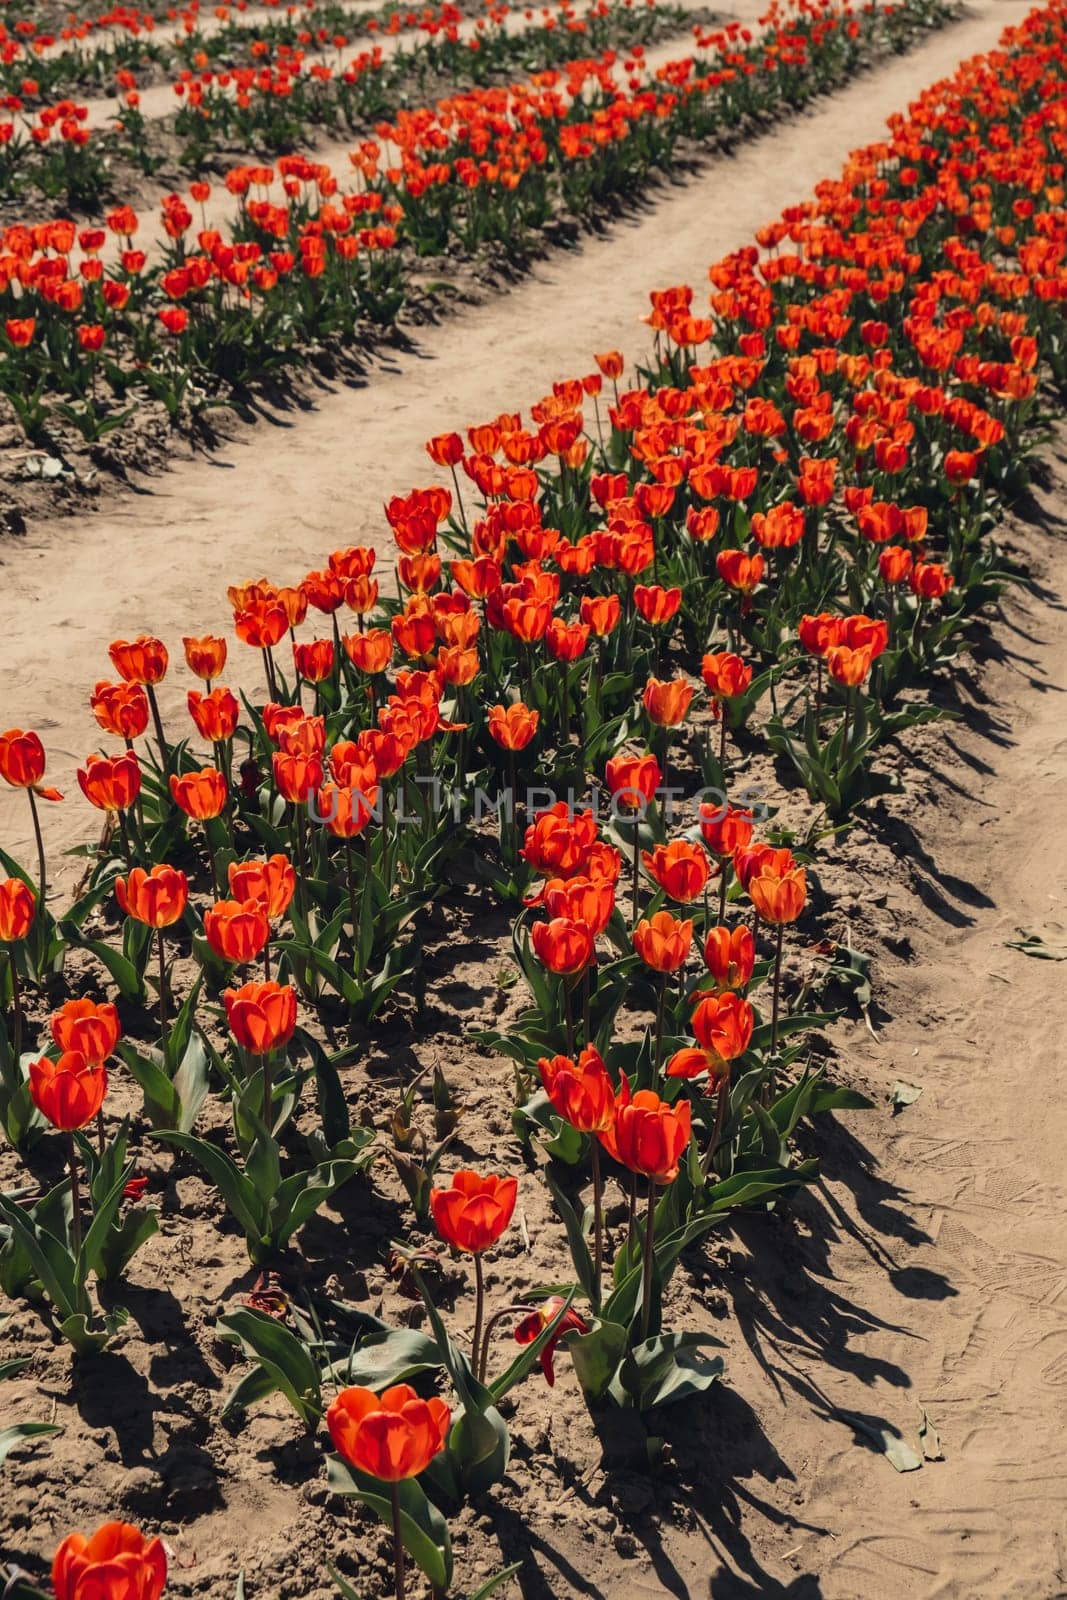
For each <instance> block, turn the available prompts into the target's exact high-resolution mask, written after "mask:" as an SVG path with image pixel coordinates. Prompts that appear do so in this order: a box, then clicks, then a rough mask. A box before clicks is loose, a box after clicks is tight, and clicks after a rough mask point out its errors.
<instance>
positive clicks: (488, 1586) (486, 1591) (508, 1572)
mask: <svg viewBox="0 0 1067 1600" xmlns="http://www.w3.org/2000/svg"><path fill="white" fill-rule="evenodd" d="M521 1571H522V1562H521V1561H513V1562H512V1564H511V1566H510V1567H505V1568H504V1570H503V1571H502V1572H495V1573H494V1574H493V1576H492V1577H491V1578H487V1579H486V1581H485V1582H484V1583H483V1584H482V1586H481V1588H480V1589H476V1590H475V1591H474V1593H473V1594H472V1595H471V1597H470V1600H489V1596H490V1595H491V1594H495V1593H496V1591H497V1590H498V1589H499V1588H500V1586H501V1584H502V1583H507V1581H508V1579H509V1578H513V1577H514V1576H515V1574H516V1572H521Z"/></svg>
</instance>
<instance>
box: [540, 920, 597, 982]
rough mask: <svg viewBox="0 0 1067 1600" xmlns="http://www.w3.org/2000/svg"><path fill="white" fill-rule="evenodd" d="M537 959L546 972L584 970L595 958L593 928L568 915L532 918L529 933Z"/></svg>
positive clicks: (566, 974) (570, 972) (569, 974)
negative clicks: (550, 918) (543, 918)
mask: <svg viewBox="0 0 1067 1600" xmlns="http://www.w3.org/2000/svg"><path fill="white" fill-rule="evenodd" d="M530 937H531V939H532V941H533V947H534V953H535V954H536V956H537V959H538V960H539V961H540V962H542V963H543V965H544V966H546V967H547V968H548V970H549V971H550V972H555V973H559V974H561V975H562V976H565V977H570V976H573V974H574V973H576V972H584V971H585V969H586V967H588V966H589V964H590V963H591V962H592V961H593V960H595V958H596V941H595V939H594V936H593V931H592V929H591V928H590V927H588V925H587V924H586V923H584V922H576V921H574V920H573V919H572V918H570V917H553V918H552V920H551V921H550V922H535V923H534V925H533V928H532V930H531V935H530Z"/></svg>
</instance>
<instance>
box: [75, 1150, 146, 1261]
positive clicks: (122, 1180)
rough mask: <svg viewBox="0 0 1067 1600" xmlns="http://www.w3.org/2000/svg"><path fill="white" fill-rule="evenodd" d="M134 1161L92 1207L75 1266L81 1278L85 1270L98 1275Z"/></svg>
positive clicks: (131, 1175) (131, 1174)
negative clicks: (90, 1220) (91, 1216)
mask: <svg viewBox="0 0 1067 1600" xmlns="http://www.w3.org/2000/svg"><path fill="white" fill-rule="evenodd" d="M133 1168H134V1163H133V1162H132V1161H131V1162H129V1163H128V1164H127V1166H126V1167H125V1168H124V1169H123V1171H122V1172H120V1173H119V1175H118V1177H117V1178H116V1180H115V1183H114V1184H113V1186H112V1188H111V1190H110V1191H109V1193H108V1194H106V1195H105V1196H104V1198H103V1199H102V1200H101V1201H100V1202H99V1203H98V1204H97V1205H96V1206H95V1207H94V1211H93V1220H92V1222H91V1224H90V1225H89V1230H88V1232H87V1233H86V1235H85V1238H84V1240H83V1241H82V1249H81V1256H80V1257H79V1260H78V1265H77V1268H76V1271H77V1274H78V1276H79V1277H80V1278H83V1277H84V1275H85V1273H86V1272H87V1271H90V1270H91V1271H93V1272H95V1273H96V1274H97V1276H99V1275H100V1263H101V1260H102V1252H103V1249H104V1246H105V1244H106V1243H107V1237H108V1234H109V1233H110V1232H111V1230H112V1227H113V1226H114V1223H115V1218H116V1217H117V1216H118V1212H119V1207H120V1206H121V1204H122V1192H123V1190H124V1189H125V1187H126V1184H127V1183H128V1181H129V1180H130V1178H132V1177H133Z"/></svg>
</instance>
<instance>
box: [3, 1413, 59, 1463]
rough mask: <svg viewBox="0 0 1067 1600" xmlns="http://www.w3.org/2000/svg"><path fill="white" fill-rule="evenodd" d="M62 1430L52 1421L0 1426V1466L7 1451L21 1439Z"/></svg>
mask: <svg viewBox="0 0 1067 1600" xmlns="http://www.w3.org/2000/svg"><path fill="white" fill-rule="evenodd" d="M62 1432H63V1430H62V1428H60V1427H58V1426H57V1425H56V1424H55V1423H53V1422H13V1423H12V1424H11V1426H10V1427H8V1428H0V1467H2V1466H3V1464H4V1462H5V1461H6V1459H7V1456H8V1452H9V1451H11V1450H13V1449H14V1448H15V1446H16V1445H17V1444H21V1443H22V1441H23V1439H37V1438H43V1437H44V1435H45V1434H51V1433H62Z"/></svg>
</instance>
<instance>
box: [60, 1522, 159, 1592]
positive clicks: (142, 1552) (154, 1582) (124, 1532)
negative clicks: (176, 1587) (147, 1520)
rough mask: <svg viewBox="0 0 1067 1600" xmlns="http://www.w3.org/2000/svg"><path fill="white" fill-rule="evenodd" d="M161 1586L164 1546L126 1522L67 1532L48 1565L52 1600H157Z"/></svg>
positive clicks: (108, 1523) (109, 1523)
mask: <svg viewBox="0 0 1067 1600" xmlns="http://www.w3.org/2000/svg"><path fill="white" fill-rule="evenodd" d="M166 1581H167V1557H166V1552H165V1551H164V1549H163V1541H162V1540H161V1539H148V1538H146V1537H145V1535H144V1534H143V1533H141V1532H140V1531H139V1530H138V1529H137V1528H134V1527H131V1525H130V1524H129V1523H127V1522H105V1523H103V1524H102V1526H101V1527H99V1528H97V1530H96V1532H95V1533H94V1534H92V1535H91V1536H90V1537H89V1538H86V1537H85V1534H84V1533H68V1535H67V1537H66V1538H65V1539H64V1540H63V1542H62V1544H61V1545H60V1546H59V1549H58V1550H57V1551H56V1553H55V1556H54V1557H53V1560H52V1589H53V1591H54V1594H55V1600H159V1596H160V1595H161V1594H162V1593H163V1586H164V1584H165V1583H166Z"/></svg>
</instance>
